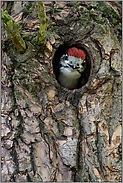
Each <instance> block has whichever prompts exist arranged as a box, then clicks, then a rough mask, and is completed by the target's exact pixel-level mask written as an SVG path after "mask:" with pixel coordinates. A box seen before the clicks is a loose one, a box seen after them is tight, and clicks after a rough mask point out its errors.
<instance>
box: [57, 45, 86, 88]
mask: <svg viewBox="0 0 123 183" xmlns="http://www.w3.org/2000/svg"><path fill="white" fill-rule="evenodd" d="M59 64H60V66H59V72H60V73H59V76H58V80H59V83H60V84H61V86H63V87H65V88H68V89H75V88H77V86H78V83H79V79H80V77H81V74H82V72H84V70H85V68H86V53H85V51H84V50H81V49H78V48H76V47H72V48H69V49H68V51H67V54H64V55H62V57H61V58H60V63H59Z"/></svg>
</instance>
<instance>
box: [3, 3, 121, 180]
mask: <svg viewBox="0 0 123 183" xmlns="http://www.w3.org/2000/svg"><path fill="white" fill-rule="evenodd" d="M44 4H45V11H46V13H47V16H48V19H49V21H48V24H47V34H46V46H45V47H43V49H39V47H38V46H37V44H36V39H37V33H38V31H39V30H40V23H39V21H38V20H37V19H36V17H38V16H37V13H38V5H37V3H36V2H35V3H33V2H23V3H22V2H14V4H13V8H12V11H11V12H12V13H11V16H13V17H14V20H15V21H18V22H19V23H20V28H19V30H21V34H22V38H23V39H24V41H25V42H26V43H27V50H26V52H25V53H24V54H20V53H17V51H16V50H15V49H14V47H13V46H12V45H13V43H12V42H11V40H10V39H9V38H8V37H7V36H6V32H5V30H4V29H3V28H2V79H1V80H2V85H1V89H2V96H1V98H2V107H1V112H2V125H1V127H2V134H1V137H2V144H1V145H2V161H1V163H2V165H1V169H2V181H5V182H6V181H15V182H22V181H24V182H26V181H29V182H30V181H33V182H40V181H44V182H45V181H51V182H55V181H57V182H62V181H65V182H66V181H68V182H72V181H75V182H79V181H83V182H91V181H97V182H98V181H109V182H113V181H115V182H119V181H122V175H121V170H122V144H121V129H122V124H121V121H122V116H121V106H122V105H121V97H122V96H121V91H122V79H121V78H122V59H121V42H120V41H121V35H120V31H121V3H119V4H118V3H115V2H57V3H56V4H53V2H45V3H44ZM7 7H8V6H6V3H5V2H3V3H2V8H3V9H4V10H5V9H6V8H7ZM9 10H10V9H9ZM106 12H107V13H106ZM45 23H46V22H45ZM27 30H28V32H30V34H29V33H28V32H27ZM41 31H42V30H41ZM63 43H66V44H67V46H72V45H78V46H80V47H84V48H85V49H86V51H87V53H88V56H89V60H90V62H91V71H90V76H89V79H88V82H87V83H86V84H85V85H84V86H83V87H82V88H80V89H75V90H67V89H64V88H62V87H61V86H60V85H59V83H58V82H57V80H56V78H55V75H54V73H53V62H52V61H53V57H54V54H55V52H56V50H57V49H58V47H59V46H60V45H62V44H63Z"/></svg>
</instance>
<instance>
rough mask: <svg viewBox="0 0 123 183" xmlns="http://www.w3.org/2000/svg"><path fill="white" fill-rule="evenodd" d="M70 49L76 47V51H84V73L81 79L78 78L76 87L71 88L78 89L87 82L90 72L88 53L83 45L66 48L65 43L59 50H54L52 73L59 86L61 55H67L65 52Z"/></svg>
mask: <svg viewBox="0 0 123 183" xmlns="http://www.w3.org/2000/svg"><path fill="white" fill-rule="evenodd" d="M72 47H76V48H78V49H81V50H84V51H85V53H86V68H85V70H84V72H82V74H81V77H80V78H79V82H78V84H77V86H76V87H75V88H73V89H79V88H81V87H82V86H84V85H85V84H86V83H87V82H88V79H89V76H90V72H91V56H90V55H89V51H88V49H87V48H86V46H85V45H78V44H74V45H70V46H68V45H67V44H66V43H64V44H63V45H61V46H59V48H58V49H57V50H56V52H55V54H54V58H53V61H52V64H53V72H54V75H55V77H56V80H57V81H58V83H59V84H60V85H61V83H60V81H59V74H60V70H59V67H60V58H61V57H62V55H63V54H66V53H67V50H68V49H69V48H72ZM61 86H62V85H61ZM62 87H63V88H66V87H64V86H62ZM67 89H70V88H67ZM70 90H71V89H70Z"/></svg>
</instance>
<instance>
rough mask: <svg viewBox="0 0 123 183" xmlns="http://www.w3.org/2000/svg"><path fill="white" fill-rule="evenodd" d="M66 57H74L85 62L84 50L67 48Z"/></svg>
mask: <svg viewBox="0 0 123 183" xmlns="http://www.w3.org/2000/svg"><path fill="white" fill-rule="evenodd" d="M68 56H74V57H78V58H82V59H83V60H85V57H86V53H85V51H84V50H81V49H77V48H76V47H72V48H69V50H68Z"/></svg>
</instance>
